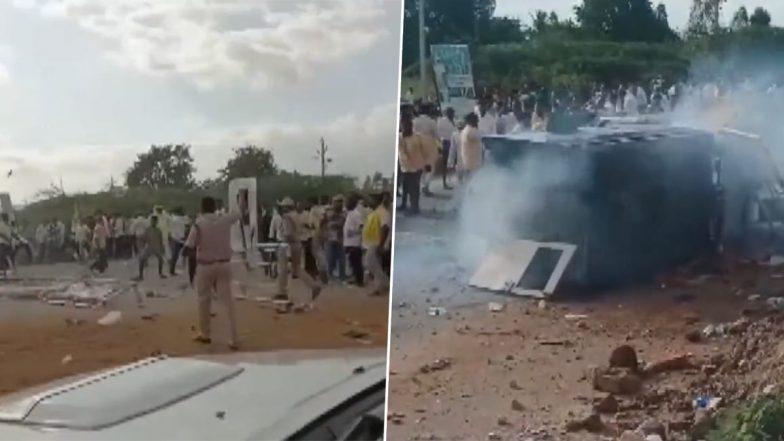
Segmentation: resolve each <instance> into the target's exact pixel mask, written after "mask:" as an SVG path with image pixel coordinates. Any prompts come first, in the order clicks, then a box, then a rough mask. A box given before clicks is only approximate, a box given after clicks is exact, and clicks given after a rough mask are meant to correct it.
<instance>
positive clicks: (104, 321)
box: [98, 311, 122, 326]
mask: <svg viewBox="0 0 784 441" xmlns="http://www.w3.org/2000/svg"><path fill="white" fill-rule="evenodd" d="M120 320H122V312H120V311H109V312H108V313H107V314H106V315H104V316H103V317H101V318H99V319H98V324H99V325H101V326H112V325H116V324H117V323H120Z"/></svg>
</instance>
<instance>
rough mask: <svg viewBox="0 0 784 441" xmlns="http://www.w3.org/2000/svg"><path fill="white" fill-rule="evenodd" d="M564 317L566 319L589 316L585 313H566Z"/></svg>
mask: <svg viewBox="0 0 784 441" xmlns="http://www.w3.org/2000/svg"><path fill="white" fill-rule="evenodd" d="M564 318H565V319H566V320H585V319H587V318H588V316H587V315H585V314H566V315H565V316H564Z"/></svg>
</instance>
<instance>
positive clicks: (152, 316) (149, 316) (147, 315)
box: [141, 312, 158, 321]
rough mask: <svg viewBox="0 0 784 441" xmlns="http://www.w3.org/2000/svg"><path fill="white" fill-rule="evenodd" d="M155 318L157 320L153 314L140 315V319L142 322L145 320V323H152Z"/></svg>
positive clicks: (155, 314)
mask: <svg viewBox="0 0 784 441" xmlns="http://www.w3.org/2000/svg"><path fill="white" fill-rule="evenodd" d="M157 318H158V314H157V313H154V312H153V313H149V314H142V315H141V319H142V320H147V321H154V320H155V319H157Z"/></svg>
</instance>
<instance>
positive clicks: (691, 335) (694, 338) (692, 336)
mask: <svg viewBox="0 0 784 441" xmlns="http://www.w3.org/2000/svg"><path fill="white" fill-rule="evenodd" d="M686 340H687V341H689V342H691V343H699V342H701V341H702V332H700V331H698V330H696V329H695V330H693V331H689V332H687V333H686Z"/></svg>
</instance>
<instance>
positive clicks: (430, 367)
mask: <svg viewBox="0 0 784 441" xmlns="http://www.w3.org/2000/svg"><path fill="white" fill-rule="evenodd" d="M450 366H452V360H451V359H449V358H439V359H437V360H436V361H434V362H432V363H428V364H426V365H424V366H422V367H420V368H419V372H420V373H423V374H429V373H432V372H438V371H443V370H444V369H447V368H449V367H450Z"/></svg>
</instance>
